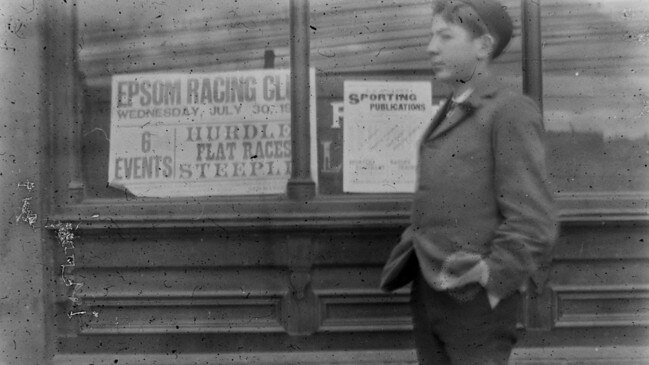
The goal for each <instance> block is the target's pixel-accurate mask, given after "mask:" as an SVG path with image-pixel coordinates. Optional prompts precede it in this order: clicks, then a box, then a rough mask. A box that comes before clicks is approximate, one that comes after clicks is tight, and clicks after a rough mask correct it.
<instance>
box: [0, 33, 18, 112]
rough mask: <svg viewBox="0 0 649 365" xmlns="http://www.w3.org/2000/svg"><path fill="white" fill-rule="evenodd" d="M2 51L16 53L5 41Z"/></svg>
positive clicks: (14, 48)
mask: <svg viewBox="0 0 649 365" xmlns="http://www.w3.org/2000/svg"><path fill="white" fill-rule="evenodd" d="M2 49H4V50H5V51H13V53H16V51H17V49H16V47H10V46H8V45H7V41H5V42H4V44H3V45H2ZM14 104H15V103H14Z"/></svg>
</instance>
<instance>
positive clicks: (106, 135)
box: [83, 126, 144, 142]
mask: <svg viewBox="0 0 649 365" xmlns="http://www.w3.org/2000/svg"><path fill="white" fill-rule="evenodd" d="M142 127H144V126H142ZM97 131H99V132H101V133H103V134H104V138H106V140H107V141H108V142H110V138H108V134H106V131H105V130H103V129H101V128H99V127H97V128H93V129H92V130H91V131H89V132H87V133H86V134H84V135H83V136H84V137H85V136H87V135H89V134H90V133H93V132H97Z"/></svg>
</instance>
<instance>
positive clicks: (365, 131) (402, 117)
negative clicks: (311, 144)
mask: <svg viewBox="0 0 649 365" xmlns="http://www.w3.org/2000/svg"><path fill="white" fill-rule="evenodd" d="M344 89H345V90H344V97H345V99H344V106H343V109H344V113H345V116H344V118H345V119H344V123H343V135H344V143H343V191H344V192H353V193H405V192H414V191H415V181H416V178H417V176H416V166H417V148H418V143H419V139H420V138H421V135H422V134H423V133H424V130H425V129H426V127H427V126H428V125H429V123H430V120H431V118H432V116H433V112H434V110H433V107H432V100H431V94H432V90H431V84H430V82H410V81H408V82H406V81H345V84H344Z"/></svg>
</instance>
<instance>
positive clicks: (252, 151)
mask: <svg viewBox="0 0 649 365" xmlns="http://www.w3.org/2000/svg"><path fill="white" fill-rule="evenodd" d="M310 77H311V116H310V128H311V148H312V151H311V166H312V167H311V171H317V170H316V166H315V165H316V163H317V155H316V128H315V91H314V90H315V87H314V86H315V71H314V70H313V69H311V74H310ZM290 175H291V104H290V71H289V70H274V69H267V70H266V69H264V70H251V71H237V72H222V73H202V74H195V73H150V74H127V75H115V76H113V78H112V90H111V130H110V157H109V171H108V182H109V184H110V186H113V187H116V188H120V189H125V190H128V191H130V192H131V193H133V194H134V195H136V196H146V197H183V196H205V195H251V194H255V195H257V194H283V193H285V192H286V183H287V182H288V179H289V178H290ZM313 175H314V180H316V177H317V174H315V173H314V174H313Z"/></svg>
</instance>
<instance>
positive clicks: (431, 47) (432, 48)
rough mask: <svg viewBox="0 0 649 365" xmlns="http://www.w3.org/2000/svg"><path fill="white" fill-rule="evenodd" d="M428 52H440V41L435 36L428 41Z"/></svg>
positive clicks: (434, 53) (433, 53)
mask: <svg viewBox="0 0 649 365" xmlns="http://www.w3.org/2000/svg"><path fill="white" fill-rule="evenodd" d="M426 52H428V53H430V54H432V55H436V54H438V53H439V47H438V43H437V41H436V40H435V39H434V38H431V40H430V42H428V47H426Z"/></svg>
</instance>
